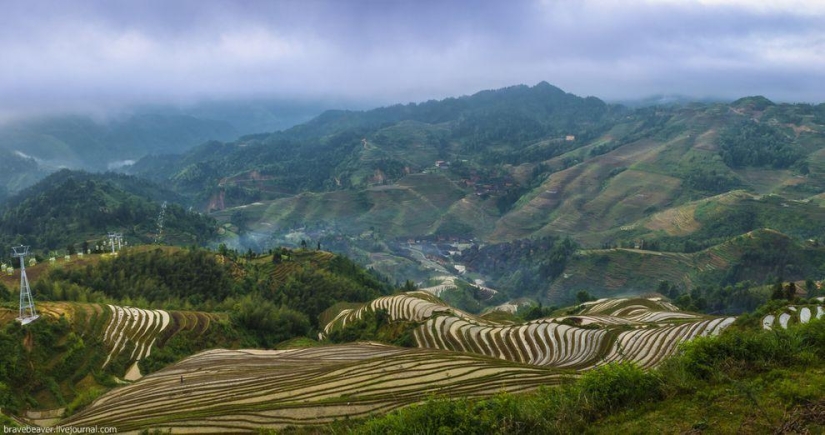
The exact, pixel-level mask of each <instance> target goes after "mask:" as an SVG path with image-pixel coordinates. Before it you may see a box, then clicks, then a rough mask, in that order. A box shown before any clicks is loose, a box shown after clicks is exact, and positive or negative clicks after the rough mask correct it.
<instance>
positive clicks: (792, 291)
mask: <svg viewBox="0 0 825 435" xmlns="http://www.w3.org/2000/svg"><path fill="white" fill-rule="evenodd" d="M795 297H796V284H795V283H794V282H791V283H789V284H788V285H786V286H785V299H787V300H789V301H792V300H794V298H795Z"/></svg>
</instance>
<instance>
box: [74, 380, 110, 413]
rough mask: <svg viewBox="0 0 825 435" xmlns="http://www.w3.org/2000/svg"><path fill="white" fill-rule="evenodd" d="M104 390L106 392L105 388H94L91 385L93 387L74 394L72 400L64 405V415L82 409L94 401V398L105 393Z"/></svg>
mask: <svg viewBox="0 0 825 435" xmlns="http://www.w3.org/2000/svg"><path fill="white" fill-rule="evenodd" d="M105 392H106V390H105V389H103V388H96V387H93V388H90V389H88V390H86V391H83V392H82V393H80V394H78V395H77V396H75V398H74V400H72V401H71V402H69V404H68V405H66V412H65V415H66V416H67V417H68V416H70V415H72V414H74V413H75V412H77V411H78V410H80V409H82V408H83V407H85V406H86V405H89V404H90V403H92V402H94V401H95V399H97V398H98V397H100V396H102V395H103V393H105Z"/></svg>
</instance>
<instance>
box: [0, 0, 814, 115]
mask: <svg viewBox="0 0 825 435" xmlns="http://www.w3.org/2000/svg"><path fill="white" fill-rule="evenodd" d="M3 8H4V13H3V14H2V15H0V113H2V112H5V113H13V112H21V111H28V110H37V109H38V108H78V107H87V106H102V107H114V106H117V105H123V104H131V103H145V102H177V101H189V100H196V99H199V98H243V97H249V96H268V97H284V98H294V97H309V98H316V97H336V98H346V99H350V100H352V99H355V100H359V99H360V100H362V101H376V102H381V103H393V102H405V101H420V100H425V99H429V98H441V97H446V96H450V95H459V94H466V93H471V92H475V91H477V90H481V89H488V88H495V87H501V86H507V85H512V84H518V83H527V84H533V83H536V82H538V81H541V80H546V81H548V82H550V83H553V84H555V85H557V86H560V87H562V88H563V89H565V90H567V91H570V92H575V93H577V94H581V95H596V96H598V97H601V98H606V99H611V98H632V97H642V96H646V95H649V94H653V93H681V94H687V95H694V96H697V97H704V96H716V97H723V98H736V97H739V96H743V95H753V94H764V95H766V96H768V97H769V98H772V99H776V100H790V101H798V100H804V101H812V102H820V101H823V100H825V89H822V88H821V86H819V85H818V84H817V83H821V82H823V79H825V76H824V73H823V72H822V71H825V64H824V62H825V28H823V27H822V26H821V23H822V22H823V18H825V16H823V13H822V9H815V10H814V12H813V13H804V14H803V13H796V12H794V10H792V9H785V10H770V11H767V12H766V11H763V10H757V9H753V8H750V9H749V8H747V7H744V6H739V5H737V4H736V3H728V4H727V5H725V4H723V5H721V6H708V5H703V4H701V3H697V2H693V1H669V2H658V3H653V2H639V3H636V2H633V3H630V2H616V1H614V2H611V1H606V2H597V1H585V2H568V1H543V2H542V1H514V2H499V1H484V2H474V3H473V4H472V5H470V4H468V3H467V2H461V1H377V0H376V1H284V2H269V1H245V2H224V1H176V2H168V1H163V2H162V1H157V0H147V1H134V2H105V1H87V2H58V1H54V2H35V3H30V2H22V1H13V2H5V3H4V4H3Z"/></svg>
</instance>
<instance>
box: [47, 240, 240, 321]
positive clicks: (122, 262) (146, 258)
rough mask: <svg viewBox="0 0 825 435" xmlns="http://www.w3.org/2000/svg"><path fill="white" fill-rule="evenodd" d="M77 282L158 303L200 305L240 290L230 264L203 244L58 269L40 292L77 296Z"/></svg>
mask: <svg viewBox="0 0 825 435" xmlns="http://www.w3.org/2000/svg"><path fill="white" fill-rule="evenodd" d="M72 284H73V285H77V286H81V287H86V288H89V289H90V290H91V292H93V294H94V293H99V294H102V295H105V296H106V297H108V298H111V299H116V300H125V299H127V298H128V299H129V300H132V301H137V300H143V301H146V302H148V303H149V304H155V305H158V304H159V303H161V302H166V301H172V300H179V301H183V302H187V303H189V304H190V305H191V306H196V307H197V306H200V305H201V304H202V303H204V302H206V301H214V302H219V301H223V300H224V299H226V298H227V297H229V296H230V295H233V294H235V292H237V291H238V290H237V289H236V284H235V281H234V280H233V278H232V275H231V273H230V268H229V266H227V265H224V264H221V263H219V262H218V261H217V259H216V257H215V254H214V253H212V252H210V251H207V250H202V249H195V250H175V251H172V252H169V251H168V250H163V249H160V248H157V249H153V250H150V251H142V252H126V253H123V254H121V255H119V256H118V257H116V258H112V259H108V260H106V261H101V262H99V263H98V264H97V265H95V266H87V267H85V268H62V269H53V270H52V271H51V273H50V274H49V277H48V279H46V280H40V281H38V283H37V285H36V287H37V290H38V294H43V295H47V296H51V297H53V298H55V299H60V296H62V297H64V298H65V299H64V300H66V299H69V300H71V297H67V294H69V293H70V292H71V285H72Z"/></svg>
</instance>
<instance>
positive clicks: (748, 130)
mask: <svg viewBox="0 0 825 435" xmlns="http://www.w3.org/2000/svg"><path fill="white" fill-rule="evenodd" d="M719 153H720V154H721V156H722V159H723V160H724V161H725V164H727V165H728V166H730V167H732V168H740V167H744V166H770V167H773V168H788V167H790V166H791V165H793V164H794V163H796V162H797V161H798V160H799V159H800V158H801V157H802V156H801V154H800V153H799V152H798V151H796V150H794V149H793V148H791V146H790V139H789V138H788V137H787V136H785V135H784V134H782V133H781V132H779V131H778V130H777V129H776V128H774V127H771V126H769V125H766V124H765V123H760V122H755V121H746V122H743V123H741V124H738V125H736V126H734V127H731V128H729V129H728V130H726V131H725V132H724V133H722V134H721V135H720V138H719Z"/></svg>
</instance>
